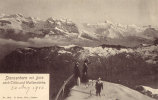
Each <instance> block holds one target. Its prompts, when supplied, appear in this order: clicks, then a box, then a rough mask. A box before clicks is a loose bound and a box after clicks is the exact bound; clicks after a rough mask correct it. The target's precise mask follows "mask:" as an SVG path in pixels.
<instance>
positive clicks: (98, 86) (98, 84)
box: [95, 77, 103, 96]
mask: <svg viewBox="0 0 158 100" xmlns="http://www.w3.org/2000/svg"><path fill="white" fill-rule="evenodd" d="M95 89H96V96H101V95H100V93H101V90H103V83H102V81H101V78H100V77H99V78H98V80H97V81H96V84H95Z"/></svg>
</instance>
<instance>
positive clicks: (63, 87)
mask: <svg viewBox="0 0 158 100" xmlns="http://www.w3.org/2000/svg"><path fill="white" fill-rule="evenodd" d="M65 85H66V84H65V81H64V87H63V93H62V97H63V96H64V90H65Z"/></svg>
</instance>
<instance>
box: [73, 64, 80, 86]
mask: <svg viewBox="0 0 158 100" xmlns="http://www.w3.org/2000/svg"><path fill="white" fill-rule="evenodd" d="M74 78H75V84H77V85H78V86H79V85H80V70H79V63H78V62H76V64H75V67H74Z"/></svg>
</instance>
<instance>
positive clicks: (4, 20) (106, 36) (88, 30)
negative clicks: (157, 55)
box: [0, 14, 158, 47]
mask: <svg viewBox="0 0 158 100" xmlns="http://www.w3.org/2000/svg"><path fill="white" fill-rule="evenodd" d="M78 26H80V27H78ZM0 37H1V38H6V39H12V40H16V41H29V42H35V41H38V40H39V41H41V42H43V41H47V43H54V44H56V45H67V44H69V45H70V44H75V45H81V46H82V45H83V44H84V43H85V45H86V46H94V45H95V46H96V45H101V44H117V45H124V46H128V47H130V46H138V45H140V44H143V43H146V44H151V43H152V42H153V41H154V40H155V39H157V38H158V30H157V29H156V28H153V27H151V26H148V27H139V26H136V25H121V24H117V23H113V22H110V21H105V22H103V23H98V24H88V23H84V24H80V25H78V24H76V23H74V22H72V21H70V20H67V19H54V18H48V19H46V20H41V19H39V18H33V17H25V16H23V15H21V14H15V15H1V16H0ZM48 40H49V41H48ZM54 40H55V41H58V42H55V41H54ZM131 41H132V42H131ZM86 43H87V44H86Z"/></svg>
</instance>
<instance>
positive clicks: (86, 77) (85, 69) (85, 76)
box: [82, 59, 88, 83]
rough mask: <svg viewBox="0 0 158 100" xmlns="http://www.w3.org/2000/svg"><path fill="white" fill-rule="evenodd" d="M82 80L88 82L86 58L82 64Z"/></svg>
mask: <svg viewBox="0 0 158 100" xmlns="http://www.w3.org/2000/svg"><path fill="white" fill-rule="evenodd" d="M82 82H83V83H86V82H88V60H87V59H86V60H85V61H84V64H83V70H82Z"/></svg>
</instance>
